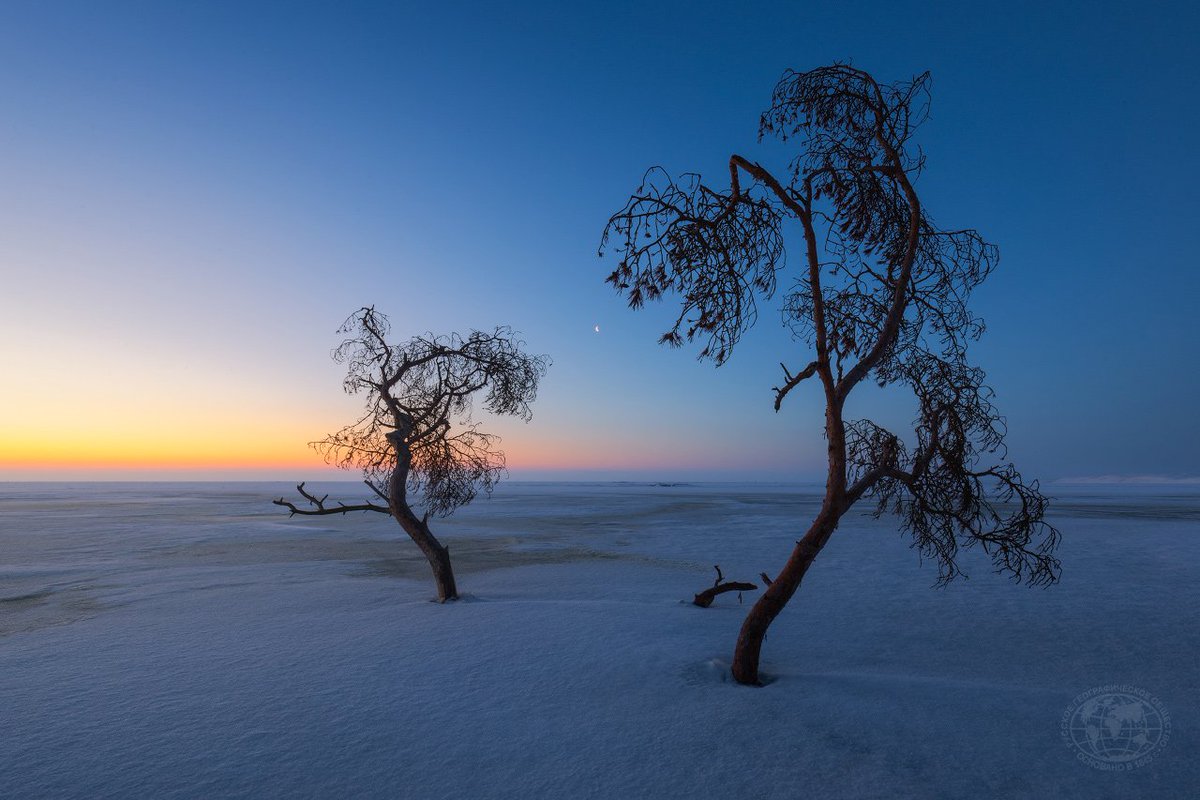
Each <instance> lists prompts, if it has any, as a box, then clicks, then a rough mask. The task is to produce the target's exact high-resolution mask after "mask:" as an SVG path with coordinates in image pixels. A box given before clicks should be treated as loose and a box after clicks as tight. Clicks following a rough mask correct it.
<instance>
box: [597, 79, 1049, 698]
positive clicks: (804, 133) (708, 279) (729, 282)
mask: <svg viewBox="0 0 1200 800" xmlns="http://www.w3.org/2000/svg"><path fill="white" fill-rule="evenodd" d="M928 92H929V76H928V73H926V74H923V75H920V76H917V77H916V78H914V79H912V80H910V81H903V82H900V83H895V84H892V85H884V84H880V83H878V82H877V81H876V80H875V79H874V78H872V77H871V76H870V75H869V74H868V73H866V72H864V71H862V70H859V69H855V68H853V67H851V66H848V65H845V64H835V65H833V66H829V67H823V68H820V69H815V70H812V71H810V72H792V71H788V72H786V73H785V74H784V75H783V77H782V78H781V79H780V81H779V83H778V85H777V86H776V87H775V91H774V95H773V97H772V102H771V107H770V108H769V109H767V111H766V112H765V113H764V114H763V115H762V118H761V121H760V126H759V139H760V140H761V139H762V138H763V137H764V136H768V135H771V136H777V137H779V138H780V139H781V140H783V141H792V142H795V143H796V144H797V145H798V147H796V155H795V157H794V158H793V159H792V161H791V162H790V163H789V164H788V165H787V167H786V169H785V170H784V171H782V172H778V173H773V172H770V171H768V170H767V169H766V168H764V167H763V166H761V165H760V164H758V163H755V162H753V161H750V160H748V159H746V158H743V157H742V156H739V155H734V156H732V157H731V158H730V159H729V181H730V185H729V188H728V189H715V188H712V187H710V186H709V185H707V184H705V183H702V182H701V179H700V177H699V176H698V175H691V174H689V175H684V176H682V177H681V178H679V179H674V178H672V177H670V176H669V175H668V174H667V173H665V172H664V171H663V170H661V169H658V168H655V169H651V170H650V171H649V172H647V173H646V177H645V178H644V179H643V182H642V185H641V187H640V188H639V189H638V191H637V193H636V194H634V195H633V196H632V197H631V198H630V200H629V202H628V204H626V206H625V207H624V208H623V209H622V210H621V211H619V212H617V213H616V214H615V215H613V217H612V218H611V219H610V220H609V222H608V226H607V227H606V229H605V232H604V239H603V241H602V244H601V247H600V253H601V255H603V254H604V251H605V249H606V248H611V249H612V250H613V251H615V254H616V255H617V256H618V257H619V263H618V264H617V266H616V269H615V270H613V272H612V274H610V275H609V276H608V282H609V283H611V284H612V285H613V286H614V287H615V288H616V289H617V291H618V292H621V293H623V294H625V296H626V297H627V298H628V301H629V304H630V306H632V307H634V308H637V307H640V306H641V305H643V303H644V302H645V301H647V300H657V299H660V298H661V297H662V296H663V295H665V294H669V293H674V294H677V295H679V296H680V297H681V298H682V309H681V311H680V312H679V315H678V317H677V318H676V319H675V322H674V324H673V325H672V326H671V328H670V329H669V330H668V331H667V332H666V333H665V334H664V335H663V337H662V339H661V341H663V342H666V343H668V344H671V345H675V346H679V345H681V344H682V343H683V342H684V340H687V341H692V340H699V341H700V343H701V344H702V349H701V351H700V358H702V359H703V358H707V359H711V360H712V361H713V362H715V363H716V364H717V365H718V366H719V365H721V364H722V363H724V362H725V361H726V359H728V358H729V356H730V354H731V353H732V351H733V348H734V346H735V345H736V344H737V343H738V340H739V339H740V338H741V336H742V334H743V333H744V332H745V331H746V330H747V329H748V328H749V327H750V326H751V325H752V324H753V323H754V321H755V320H756V318H757V310H756V300H757V299H758V298H770V297H772V296H773V295H774V293H775V290H776V285H777V282H778V281H779V280H781V279H782V278H783V277H784V276H785V247H784V229H785V224H787V225H791V224H796V225H798V226H799V229H800V231H801V232H802V234H803V254H802V256H801V266H800V268H799V270H798V271H797V273H796V274H795V275H794V276H790V277H789V282H790V288H789V289H788V291H787V293H786V296H785V298H784V300H783V303H782V308H783V318H784V322H785V324H786V325H788V326H789V327H790V328H791V330H792V332H793V334H794V337H795V338H796V339H797V340H799V341H802V342H803V343H804V344H805V345H806V347H808V348H811V360H810V361H809V362H808V363H807V364H806V365H805V366H804V367H803V368H801V369H795V370H793V369H789V368H788V367H786V366H784V367H783V380H782V383H781V385H780V386H778V387H776V388H775V389H774V406H775V410H776V411H778V410H779V408H780V406H781V405H782V403H783V401H784V400H785V399H786V398H787V396H788V394H789V393H790V392H792V391H793V390H794V389H795V388H796V387H797V386H798V385H800V383H801V382H803V381H805V380H807V379H809V378H815V379H816V381H817V382H818V383H819V385H820V387H821V391H822V392H823V394H824V398H825V430H824V432H825V439H826V441H827V443H828V460H829V467H828V473H827V481H826V486H825V499H824V503H823V504H822V506H821V510H820V512H819V513H818V514H817V516H816V519H814V520H813V522H812V525H811V527H810V528H809V529H808V532H807V533H806V534H805V535H804V536H803V538H801V539H800V540H799V541H798V542H797V543H796V546H795V548H794V549H793V550H792V553H791V556H790V558H789V559H788V561H787V563H786V565H785V566H784V567H783V569H782V571H781V572H780V573H779V574H778V576H777V577H776V578H775V579H774V580H773V581H772V582H771V583H770V585H769V586H768V587H767V589H766V591H765V592H764V593H763V594H762V595H761V597H760V598H759V600H758V601H757V602H756V603H755V604H754V607H753V608H752V609H751V611H750V613H749V615H748V616H747V617H746V620H745V622H744V624H743V625H742V629H741V631H740V633H739V635H738V640H737V646H736V649H735V652H734V660H733V675H734V678H735V679H736V680H737V681H738V682H740V683H746V684H757V683H759V654H760V651H761V648H762V642H763V637H764V636H765V634H766V631H767V628H768V626H769V625H770V624H771V622H772V621H773V620H774V619H775V617H776V616H777V615H778V614H779V613H780V611H782V610H783V607H784V606H785V605H786V604H787V602H788V600H790V599H791V597H792V595H794V594H795V592H796V590H797V588H798V587H799V586H800V581H801V579H802V578H803V577H804V574H805V572H806V571H807V570H808V568H809V566H810V565H811V564H812V562H813V559H814V558H815V557H816V556H817V554H818V553H820V552H821V549H822V548H823V547H824V546H825V543H826V542H827V541H829V537H830V535H831V534H832V533H833V532H834V530H835V529H836V528H837V525H838V521H839V520H840V519H841V517H842V516H843V515H844V514H845V513H846V512H847V511H848V510H849V509H850V508H851V506H853V505H854V504H855V503H856V502H858V501H859V500H861V499H864V498H867V499H870V500H872V501H874V509H873V512H874V514H875V515H876V516H879V515H880V514H882V513H883V512H885V511H890V512H894V513H895V514H897V515H899V517H900V520H901V524H902V526H903V527H904V529H905V530H906V531H907V532H908V533H910V534H911V535H912V537H913V540H914V546H915V547H916V548H917V549H918V550H919V551H920V553H921V554H922V555H923V556H927V557H932V558H933V559H935V560H936V561H937V563H938V564H939V567H940V568H939V583H941V584H944V583H945V582H947V581H950V580H951V579H953V578H954V577H955V576H956V575H958V574H959V572H960V570H959V566H958V564H957V555H958V552H959V548H960V547H963V546H969V545H975V544H977V545H979V546H981V547H982V548H983V549H984V551H986V552H987V553H988V554H989V555H990V556H991V559H992V561H993V564H994V566H995V568H996V569H997V571H999V572H1005V573H1008V574H1010V575H1012V576H1013V577H1014V578H1015V579H1017V580H1018V581H1020V580H1025V581H1027V582H1028V583H1029V584H1047V583H1052V582H1054V581H1055V580H1057V577H1058V569H1059V564H1058V561H1057V560H1056V559H1055V558H1054V556H1053V551H1054V549H1055V547H1056V545H1057V542H1058V538H1059V537H1058V531H1056V530H1055V529H1054V528H1053V527H1052V526H1051V525H1049V524H1048V523H1047V522H1045V521H1044V514H1045V511H1046V505H1047V501H1046V498H1045V497H1043V496H1042V494H1041V493H1040V492H1039V491H1038V484H1037V482H1036V481H1033V482H1031V483H1029V484H1026V483H1025V482H1024V481H1023V480H1022V478H1021V475H1020V474H1019V473H1018V472H1017V470H1016V469H1015V468H1014V467H1013V466H1012V465H1011V464H1007V463H1003V460H1004V458H1005V449H1004V444H1003V439H1004V433H1005V430H1004V423H1003V419H1002V418H1001V417H1000V416H999V414H998V413H997V411H996V409H995V408H994V407H993V405H992V402H991V398H992V392H991V390H990V389H989V388H988V387H987V386H986V385H985V383H984V373H983V371H982V370H981V369H979V368H978V367H975V366H972V365H971V364H970V363H969V362H968V361H967V352H966V350H967V343H968V342H969V341H970V340H974V339H977V338H978V337H979V336H980V335H981V333H982V332H983V322H982V320H981V319H979V318H978V317H976V316H975V315H973V314H972V313H971V312H970V311H969V309H968V308H967V300H968V298H969V295H970V293H971V290H972V289H973V288H974V287H976V286H978V285H979V284H980V283H981V282H982V281H983V280H984V279H985V278H986V277H987V276H988V274H989V273H990V272H991V271H992V269H994V268H995V266H996V262H997V257H998V254H997V250H996V248H995V247H994V246H993V245H991V244H988V243H987V242H985V241H984V240H983V238H981V237H980V235H979V234H978V233H976V232H975V231H974V230H969V229H961V230H944V229H941V228H938V227H937V226H936V225H935V224H934V222H933V220H932V219H931V218H930V216H929V214H928V213H926V211H925V209H924V208H923V207H922V205H921V200H920V197H919V195H918V194H917V191H916V189H915V188H914V184H913V182H914V180H915V178H916V177H917V176H918V175H919V174H920V172H921V169H922V166H923V164H924V155H923V154H922V152H921V150H920V149H919V148H917V147H916V146H915V145H914V144H913V142H912V137H913V135H914V133H915V131H916V129H917V127H918V126H919V125H920V124H921V122H922V121H924V119H925V118H926V115H927V110H928V99H929V93H928ZM866 378H871V379H872V380H873V381H874V382H875V383H877V384H879V385H880V386H886V385H888V384H903V385H906V386H908V387H909V388H910V389H911V390H912V392H913V394H914V395H915V398H916V401H917V406H918V409H919V410H918V413H917V417H916V419H915V422H914V430H913V433H912V435H911V436H909V437H908V438H907V441H906V440H902V439H901V437H899V436H897V435H896V434H894V433H892V432H891V431H888V430H885V429H884V428H882V427H880V426H878V425H876V424H875V423H873V422H871V421H869V420H853V421H851V420H846V419H844V418H843V408H844V406H845V403H846V399H847V397H848V396H849V395H850V393H851V392H852V391H853V390H854V389H855V387H857V386H858V385H859V384H860V383H861V382H862V381H863V380H864V379H866ZM993 458H994V459H996V460H997V461H996V462H993V460H992V459H993Z"/></svg>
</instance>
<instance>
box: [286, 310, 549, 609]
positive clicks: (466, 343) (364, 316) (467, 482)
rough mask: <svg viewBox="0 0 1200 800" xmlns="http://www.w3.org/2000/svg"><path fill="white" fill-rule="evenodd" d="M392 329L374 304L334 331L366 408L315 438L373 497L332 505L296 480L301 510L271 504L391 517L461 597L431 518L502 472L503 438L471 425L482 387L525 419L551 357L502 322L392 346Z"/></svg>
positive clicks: (341, 359) (491, 400)
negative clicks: (357, 473) (533, 351)
mask: <svg viewBox="0 0 1200 800" xmlns="http://www.w3.org/2000/svg"><path fill="white" fill-rule="evenodd" d="M390 330H391V328H390V325H389V323H388V319H387V317H386V316H384V315H383V314H381V313H379V312H377V311H376V310H375V309H374V307H371V308H361V309H359V310H358V311H356V312H355V313H354V314H352V315H351V316H350V317H349V318H348V319H347V320H346V321H345V323H343V324H342V327H341V328H339V329H338V333H340V334H344V335H345V336H346V337H347V338H346V339H345V340H344V341H343V342H342V343H341V345H340V346H338V348H337V349H336V350H334V351H333V358H334V360H335V361H337V362H338V363H339V364H345V365H346V379H345V381H344V383H343V386H344V387H345V390H346V392H347V393H348V394H363V395H365V397H366V401H365V408H364V413H363V415H362V417H360V418H359V420H358V421H357V422H355V423H353V424H351V425H347V426H346V427H344V428H342V429H341V430H340V431H338V432H337V433H333V434H330V435H329V436H327V437H325V438H324V439H323V440H321V441H319V442H313V443H312V445H313V447H315V448H316V449H317V450H318V451H320V452H321V453H322V455H324V457H325V460H326V462H328V463H330V464H334V465H336V466H338V467H340V468H341V469H346V470H361V471H362V474H363V482H364V483H365V484H366V485H367V486H368V487H370V489H371V491H372V492H373V493H374V498H373V499H371V500H368V501H366V502H363V503H356V504H353V505H348V504H346V503H342V502H338V503H337V504H336V505H330V504H328V500H329V497H328V495H326V496H324V497H317V496H316V495H315V494H313V493H311V492H309V491H307V490H306V489H305V488H304V484H303V483H301V484H300V485H299V486H297V487H296V489H297V491H298V492H299V493H300V496H301V497H302V498H303V500H304V505H303V506H297V505H296V504H295V503H292V502H290V501H288V500H286V499H284V498H282V497H281V498H279V499H278V500H275V501H274V502H275V505H278V506H283V507H284V508H286V509H288V511H290V512H291V513H292V514H302V515H306V516H319V515H325V514H349V513H352V512H357V511H375V512H378V513H381V514H389V515H391V517H392V518H393V519H395V520H396V522H397V523H399V525H400V527H401V528H403V529H404V532H405V533H407V534H408V536H409V537H410V538H411V539H412V540H413V542H414V543H416V545H417V547H419V548H420V549H421V552H422V553H424V554H425V558H426V559H428V561H429V566H430V568H431V569H432V570H433V579H434V582H435V583H436V584H437V593H438V600H439V601H440V602H445V601H447V600H454V599H457V598H458V589H457V587H456V586H455V582H454V570H453V569H452V568H451V565H450V550H449V548H448V547H446V546H445V545H443V544H442V543H441V542H439V541H438V540H437V538H436V537H435V536H434V535H433V532H432V531H431V530H430V529H429V518H430V517H431V516H434V517H447V516H449V515H450V514H451V513H453V512H454V510H455V509H457V508H459V507H460V506H464V505H466V504H467V503H469V502H471V500H473V499H474V498H475V496H476V495H477V494H478V493H479V491H480V490H483V491H484V492H486V493H489V494H490V493H491V491H492V489H493V488H494V487H495V485H496V483H497V481H498V480H499V479H500V476H501V474H502V473H503V472H504V453H503V452H501V451H500V450H497V449H496V444H497V443H498V442H499V437H497V436H495V435H494V434H489V433H484V432H483V431H481V430H480V429H479V424H478V423H476V422H474V421H472V418H471V412H472V409H473V404H474V403H473V401H474V397H475V395H476V394H478V393H480V392H486V394H485V395H484V400H483V407H484V409H485V410H487V411H489V412H491V413H493V414H497V415H510V416H516V417H520V418H522V419H524V420H526V421H528V420H529V419H530V418H531V417H532V411H531V410H530V404H531V403H532V402H533V401H534V399H535V397H536V396H537V386H538V381H539V380H540V379H541V378H542V377H543V376H544V375H545V374H546V369H547V367H548V366H549V364H550V359H549V358H548V357H547V356H544V355H537V356H534V355H529V354H527V353H525V352H524V350H523V349H522V348H523V347H524V342H522V341H520V340H519V339H517V338H516V334H514V333H513V331H512V330H511V329H510V328H507V327H498V328H496V329H495V330H494V331H492V332H491V333H484V332H481V331H472V332H471V333H470V335H468V336H466V337H461V336H459V335H458V334H450V335H449V336H434V335H432V334H427V335H425V336H417V337H414V338H412V339H409V340H408V341H407V342H404V343H403V344H399V345H393V344H388V341H387V336H388V334H389V333H390ZM376 501H378V502H376Z"/></svg>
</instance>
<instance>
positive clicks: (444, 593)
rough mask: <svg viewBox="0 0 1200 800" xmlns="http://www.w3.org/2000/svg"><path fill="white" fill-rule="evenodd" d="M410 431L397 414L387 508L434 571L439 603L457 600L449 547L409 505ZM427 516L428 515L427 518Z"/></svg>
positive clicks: (408, 422)
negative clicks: (393, 459)
mask: <svg viewBox="0 0 1200 800" xmlns="http://www.w3.org/2000/svg"><path fill="white" fill-rule="evenodd" d="M411 430H412V422H411V420H409V419H408V417H406V416H403V415H400V414H399V413H397V416H396V429H395V430H394V431H391V432H390V433H388V434H387V440H388V441H389V442H390V443H391V445H392V447H393V448H394V449H395V451H396V468H395V469H393V470H392V474H391V475H390V476H389V477H388V507H389V508H390V509H391V512H392V516H393V517H394V518H395V519H396V522H399V523H400V527H401V528H403V529H404V532H405V533H407V534H408V536H409V538H410V539H412V540H413V542H414V543H415V544H416V545H417V547H419V548H421V552H422V553H424V554H425V558H426V560H428V561H429V567H430V568H431V569H432V570H433V581H434V583H435V584H436V585H437V593H438V602H439V603H444V602H446V601H447V600H457V599H458V587H457V586H455V585H454V569H453V568H452V567H451V566H450V548H449V547H444V546H443V545H442V543H441V542H439V541H438V540H437V537H436V536H434V535H433V532H432V531H430V530H429V525H428V524H427V523H426V522H425V520H424V519H420V518H419V517H417V515H416V514H414V513H413V510H412V508H410V507H409V505H408V497H407V489H406V483H407V481H408V470H409V467H410V466H411V465H412V452H411V451H410V450H409V447H408V442H407V441H405V437H406V436H407V435H408V433H409V432H410V431H411ZM426 519H428V517H426Z"/></svg>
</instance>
